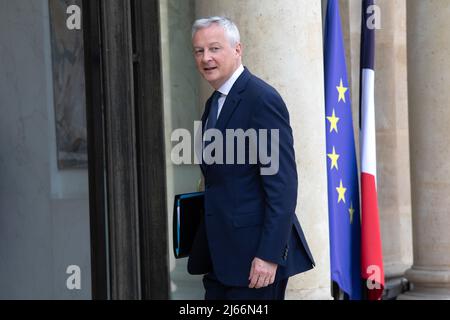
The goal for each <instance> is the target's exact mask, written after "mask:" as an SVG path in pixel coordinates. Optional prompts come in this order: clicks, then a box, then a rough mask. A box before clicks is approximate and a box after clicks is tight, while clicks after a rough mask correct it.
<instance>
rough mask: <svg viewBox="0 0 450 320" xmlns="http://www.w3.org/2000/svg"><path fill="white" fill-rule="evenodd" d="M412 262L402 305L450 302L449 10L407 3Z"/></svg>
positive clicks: (439, 4)
mask: <svg viewBox="0 0 450 320" xmlns="http://www.w3.org/2000/svg"><path fill="white" fill-rule="evenodd" d="M407 12H408V88H409V121H410V148H411V187H412V213H413V251H414V262H413V266H412V268H411V269H409V270H408V271H407V272H406V277H407V278H408V279H409V280H410V281H411V282H412V284H413V287H414V289H413V291H411V292H409V293H407V294H405V295H403V296H401V298H402V299H450V232H449V230H450V214H449V210H450V196H449V195H450V161H449V159H450V138H449V134H448V128H449V126H450V108H449V106H450V90H449V88H450V60H449V57H450V41H449V40H450V32H449V30H450V20H449V19H448V17H449V16H450V4H449V2H448V0H429V1H422V0H408V1H407Z"/></svg>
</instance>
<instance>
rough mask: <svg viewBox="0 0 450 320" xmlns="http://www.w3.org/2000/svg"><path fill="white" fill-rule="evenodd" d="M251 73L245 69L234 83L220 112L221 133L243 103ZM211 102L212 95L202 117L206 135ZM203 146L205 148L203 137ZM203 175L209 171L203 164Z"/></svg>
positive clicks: (219, 127) (219, 128)
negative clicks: (243, 93)
mask: <svg viewBox="0 0 450 320" xmlns="http://www.w3.org/2000/svg"><path fill="white" fill-rule="evenodd" d="M250 77H251V73H250V71H248V69H247V68H245V69H244V72H242V74H241V75H240V76H239V78H237V80H236V82H235V83H234V85H233V87H232V88H231V90H230V92H229V93H228V95H227V98H226V99H225V103H224V105H223V107H222V110H221V111H220V115H219V118H218V119H217V123H216V129H218V130H220V131H222V132H223V131H224V130H225V128H226V125H227V123H228V121H229V120H230V118H231V115H232V114H233V112H234V111H235V110H236V108H237V107H238V105H239V102H240V101H241V99H242V97H241V92H242V91H244V89H245V88H246V86H247V83H248V80H250ZM211 101H212V95H211V96H210V97H209V99H208V101H206V104H205V111H204V112H203V115H202V132H203V134H204V133H205V126H206V120H207V119H208V115H209V110H210V109H211ZM202 146H203V137H202ZM202 154H203V148H202ZM200 167H201V169H202V171H203V175H204V176H206V171H207V169H208V165H206V164H204V163H203V162H202V164H201V165H200Z"/></svg>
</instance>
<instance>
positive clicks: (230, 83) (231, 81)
mask: <svg viewBox="0 0 450 320" xmlns="http://www.w3.org/2000/svg"><path fill="white" fill-rule="evenodd" d="M242 72H244V66H243V65H242V64H241V65H240V66H239V67H238V68H237V69H236V71H234V73H233V74H232V75H231V77H230V78H229V79H228V80H227V81H225V83H224V84H223V85H222V86H221V87H220V88H219V89H218V90H217V91H219V92H220V93H221V94H223V95H226V96H227V95H228V93H230V90H231V88H232V87H233V85H234V83H235V82H236V80H237V79H238V78H239V76H240V75H241V74H242Z"/></svg>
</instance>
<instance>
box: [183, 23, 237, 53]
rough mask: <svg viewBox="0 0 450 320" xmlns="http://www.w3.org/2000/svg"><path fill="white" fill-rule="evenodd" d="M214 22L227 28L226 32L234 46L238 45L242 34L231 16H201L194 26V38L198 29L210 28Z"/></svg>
mask: <svg viewBox="0 0 450 320" xmlns="http://www.w3.org/2000/svg"><path fill="white" fill-rule="evenodd" d="M213 23H216V24H218V25H219V26H221V27H222V28H224V29H225V34H226V36H227V38H228V40H229V41H230V44H231V45H232V46H235V45H237V44H238V43H239V42H240V41H241V36H240V34H239V30H238V28H237V26H236V25H235V24H234V22H233V21H231V20H230V19H229V18H226V17H217V16H216V17H207V18H201V19H198V20H196V21H195V22H194V24H193V26H192V39H194V36H195V33H196V32H197V31H198V30H200V29H204V28H208V27H210V26H211V25H212V24H213Z"/></svg>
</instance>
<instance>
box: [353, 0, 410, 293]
mask: <svg viewBox="0 0 450 320" xmlns="http://www.w3.org/2000/svg"><path fill="white" fill-rule="evenodd" d="M376 4H377V5H378V7H379V9H380V11H379V13H380V22H381V29H379V30H377V31H376V39H375V46H376V47H375V50H376V51H375V52H376V53H375V117H376V131H377V132H376V140H377V188H378V205H379V215H380V228H381V239H382V244H383V263H384V268H385V276H386V289H387V290H389V291H390V292H389V295H397V294H399V293H400V292H399V290H401V286H400V287H399V286H398V285H399V284H401V282H400V278H401V277H402V276H403V274H404V272H405V271H406V269H408V268H409V267H410V266H411V264H412V231H411V190H410V167H409V132H408V90H407V64H406V62H407V59H406V52H407V50H406V0H378V1H377V2H376ZM349 6H350V8H349V9H350V10H349V15H350V30H351V31H350V33H351V36H350V41H351V64H352V80H353V81H352V89H353V101H354V106H356V109H355V108H354V109H353V110H354V114H358V113H359V55H360V38H361V1H360V0H352V1H350V5H349ZM356 119H357V117H356ZM357 125H358V124H357Z"/></svg>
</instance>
